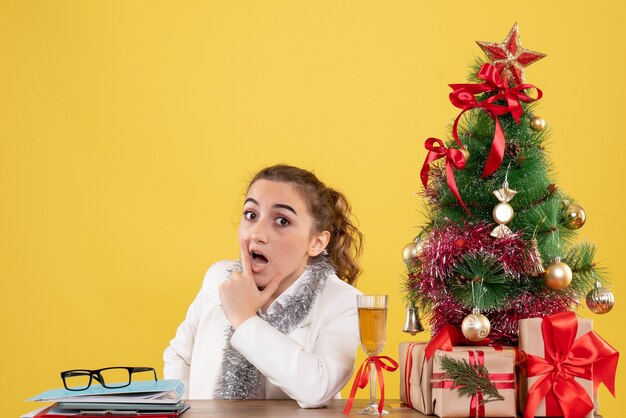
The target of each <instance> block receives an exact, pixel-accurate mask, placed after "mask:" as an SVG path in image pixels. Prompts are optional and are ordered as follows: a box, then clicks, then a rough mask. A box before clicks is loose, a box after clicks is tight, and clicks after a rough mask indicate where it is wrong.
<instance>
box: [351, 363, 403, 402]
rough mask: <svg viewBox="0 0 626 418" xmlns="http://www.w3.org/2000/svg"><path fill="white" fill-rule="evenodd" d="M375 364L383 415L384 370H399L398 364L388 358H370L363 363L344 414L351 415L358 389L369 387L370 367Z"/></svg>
mask: <svg viewBox="0 0 626 418" xmlns="http://www.w3.org/2000/svg"><path fill="white" fill-rule="evenodd" d="M385 361H387V362H389V364H385ZM372 363H374V366H375V367H376V374H377V375H378V385H379V386H380V402H379V403H378V413H379V414H382V413H383V406H384V405H385V382H384V381H383V369H385V370H387V371H390V372H395V371H396V370H398V363H397V362H396V361H395V360H394V359H392V358H391V357H387V356H370V357H368V358H366V359H365V361H364V362H363V363H361V367H359V371H358V372H357V373H356V377H355V378H354V383H353V384H352V390H351V391H350V398H349V399H348V402H347V403H346V407H345V409H344V410H343V413H344V414H348V413H350V409H352V403H353V402H354V395H356V390H357V388H359V389H363V388H364V387H365V386H367V383H368V382H369V380H370V379H369V376H370V367H371V365H372Z"/></svg>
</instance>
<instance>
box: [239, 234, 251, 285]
mask: <svg viewBox="0 0 626 418" xmlns="http://www.w3.org/2000/svg"><path fill="white" fill-rule="evenodd" d="M239 246H240V249H241V272H242V273H243V274H244V275H245V276H249V277H252V256H250V253H249V252H248V240H245V239H242V240H240V241H239Z"/></svg>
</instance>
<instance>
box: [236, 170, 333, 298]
mask: <svg viewBox="0 0 626 418" xmlns="http://www.w3.org/2000/svg"><path fill="white" fill-rule="evenodd" d="M314 226H315V219H314V218H313V216H311V214H310V213H309V210H308V207H307V204H306V202H305V201H304V199H303V198H302V196H301V195H300V193H299V192H298V190H297V189H296V188H295V187H294V186H293V185H292V184H290V183H282V182H276V181H270V180H257V181H255V182H254V183H252V185H251V186H250V188H249V189H248V194H247V195H246V201H245V203H244V206H243V217H242V218H241V222H240V224H239V241H240V243H241V248H242V251H244V249H247V251H248V253H249V254H250V257H251V261H252V262H251V267H252V273H253V277H254V281H255V283H256V285H257V287H259V288H261V289H262V288H264V287H265V286H267V284H268V283H269V282H270V281H271V280H272V279H273V278H275V277H277V276H278V277H280V280H281V283H280V285H279V287H278V291H277V294H280V293H282V292H283V291H284V290H285V289H286V288H287V287H289V286H290V285H291V284H292V283H293V282H294V281H295V280H296V279H297V278H298V277H299V276H300V275H301V274H302V272H303V271H304V269H305V267H306V264H307V260H308V258H309V257H314V256H316V255H318V254H319V253H321V252H322V251H323V250H324V248H325V247H326V245H327V244H328V239H329V237H330V234H329V233H328V232H326V231H323V232H316V231H315V228H314Z"/></svg>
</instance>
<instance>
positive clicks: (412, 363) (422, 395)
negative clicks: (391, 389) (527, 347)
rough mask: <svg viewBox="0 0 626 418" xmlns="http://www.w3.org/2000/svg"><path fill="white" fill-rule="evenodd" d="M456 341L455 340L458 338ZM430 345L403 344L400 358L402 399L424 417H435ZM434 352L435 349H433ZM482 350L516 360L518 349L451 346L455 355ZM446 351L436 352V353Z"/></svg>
mask: <svg viewBox="0 0 626 418" xmlns="http://www.w3.org/2000/svg"><path fill="white" fill-rule="evenodd" d="M452 340H455V339H454V338H453V339H452ZM429 345H431V344H430V343H428V344H427V343H424V342H402V343H400V345H399V359H400V399H401V400H402V402H404V403H405V404H407V405H408V406H409V407H411V408H413V409H415V410H417V411H419V412H421V413H422V414H424V415H432V414H433V413H434V410H433V390H432V383H431V380H432V373H433V360H434V358H430V359H427V357H428V355H427V352H428V348H429ZM430 348H431V349H433V348H435V346H431V347H430ZM477 348H479V349H480V350H483V351H506V352H509V353H511V355H512V356H513V358H515V355H516V352H517V350H516V349H515V348H513V347H488V346H485V347H475V346H455V347H447V350H450V351H452V352H467V351H469V350H475V349H477ZM439 351H441V352H446V351H443V350H436V349H435V350H434V351H432V353H437V352H439Z"/></svg>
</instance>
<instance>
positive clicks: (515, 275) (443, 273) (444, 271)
mask: <svg viewBox="0 0 626 418" xmlns="http://www.w3.org/2000/svg"><path fill="white" fill-rule="evenodd" d="M493 227H494V225H493V224H490V223H487V222H476V223H469V222H461V223H454V222H448V223H445V224H443V225H441V226H437V227H434V228H433V229H431V230H430V231H429V232H428V237H427V238H426V239H425V240H423V241H422V250H421V254H420V256H419V257H420V268H419V270H418V271H417V272H415V273H412V274H411V275H410V276H409V280H408V282H407V287H408V289H407V290H408V291H410V292H411V293H413V294H415V295H418V298H419V299H420V302H421V305H422V306H423V307H424V308H426V312H425V313H426V315H427V316H428V317H429V321H430V325H431V330H432V332H433V335H434V334H436V333H437V332H439V331H440V330H441V329H443V328H444V327H445V325H446V324H450V325H452V326H455V327H457V328H460V326H461V322H462V321H463V319H464V318H465V316H467V315H468V314H469V313H470V312H471V308H472V307H467V306H463V305H462V304H461V303H460V302H459V301H457V300H455V299H454V298H453V297H452V296H451V294H450V293H449V290H448V284H449V283H448V281H449V280H452V276H453V272H454V269H455V266H456V265H457V263H459V262H461V261H462V260H463V258H464V257H465V256H466V255H468V254H474V253H481V254H485V255H486V256H490V257H492V258H494V259H496V260H497V261H498V262H499V263H501V265H502V267H503V269H504V273H505V277H506V278H507V280H527V279H526V276H527V272H529V271H532V268H533V263H534V262H535V260H533V258H532V256H531V254H530V251H529V242H528V241H527V240H524V239H523V238H522V236H521V235H520V234H518V233H514V234H511V235H509V236H507V237H504V238H494V237H492V236H491V235H490V232H491V230H492V229H493ZM531 280H543V279H542V278H537V279H531ZM546 292H547V291H546ZM546 292H540V293H523V294H520V295H518V296H516V297H515V298H513V299H511V300H510V301H508V302H507V304H506V308H504V309H500V310H492V311H490V310H486V311H483V314H485V315H486V316H487V317H488V318H489V321H490V323H491V333H490V335H489V339H490V341H492V342H493V343H495V344H501V345H510V344H516V343H517V329H518V328H517V321H518V320H519V319H523V318H532V317H540V316H545V315H550V314H553V313H557V312H563V311H565V310H568V309H569V307H570V306H571V305H572V304H575V303H576V299H575V296H574V295H573V294H571V293H570V292H562V293H561V295H560V296H555V295H554V294H548V293H546Z"/></svg>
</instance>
